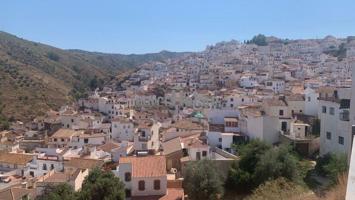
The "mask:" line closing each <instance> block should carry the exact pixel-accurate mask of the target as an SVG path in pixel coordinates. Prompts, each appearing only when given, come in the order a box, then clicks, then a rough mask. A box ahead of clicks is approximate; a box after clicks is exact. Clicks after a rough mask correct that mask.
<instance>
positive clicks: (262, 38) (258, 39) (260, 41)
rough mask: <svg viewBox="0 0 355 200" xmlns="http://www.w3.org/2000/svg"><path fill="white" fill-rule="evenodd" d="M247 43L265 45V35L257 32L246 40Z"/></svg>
mask: <svg viewBox="0 0 355 200" xmlns="http://www.w3.org/2000/svg"><path fill="white" fill-rule="evenodd" d="M247 44H256V45H258V46H267V45H268V43H267V41H266V36H265V35H263V34H258V35H256V36H254V37H253V38H252V39H251V40H249V41H247Z"/></svg>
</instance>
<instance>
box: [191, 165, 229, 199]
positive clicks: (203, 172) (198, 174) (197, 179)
mask: <svg viewBox="0 0 355 200" xmlns="http://www.w3.org/2000/svg"><path fill="white" fill-rule="evenodd" d="M184 189H185V191H186V193H187V194H188V196H189V199H192V200H200V199H204V200H216V199H218V198H219V197H220V196H221V195H223V182H222V180H221V176H220V174H219V173H218V169H216V167H215V165H214V164H213V162H212V161H210V160H200V161H197V162H192V163H189V164H188V165H187V167H186V169H185V170H184Z"/></svg>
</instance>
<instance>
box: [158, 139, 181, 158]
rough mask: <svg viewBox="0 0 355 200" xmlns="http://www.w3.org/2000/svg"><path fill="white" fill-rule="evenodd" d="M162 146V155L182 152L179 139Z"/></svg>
mask: <svg viewBox="0 0 355 200" xmlns="http://www.w3.org/2000/svg"><path fill="white" fill-rule="evenodd" d="M162 146H163V150H164V155H169V154H171V153H174V152H177V151H180V150H182V146H181V139H180V137H177V138H174V139H171V140H169V141H167V142H164V143H163V144H162Z"/></svg>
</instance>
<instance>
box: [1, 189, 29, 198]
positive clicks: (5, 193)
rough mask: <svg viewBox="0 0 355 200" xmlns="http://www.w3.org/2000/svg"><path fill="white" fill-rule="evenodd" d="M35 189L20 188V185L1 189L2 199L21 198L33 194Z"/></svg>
mask: <svg viewBox="0 0 355 200" xmlns="http://www.w3.org/2000/svg"><path fill="white" fill-rule="evenodd" d="M33 193H34V190H33V189H32V190H31V189H26V188H20V187H11V188H7V189H4V190H2V191H0V199H1V200H21V199H22V197H23V196H26V195H29V196H33Z"/></svg>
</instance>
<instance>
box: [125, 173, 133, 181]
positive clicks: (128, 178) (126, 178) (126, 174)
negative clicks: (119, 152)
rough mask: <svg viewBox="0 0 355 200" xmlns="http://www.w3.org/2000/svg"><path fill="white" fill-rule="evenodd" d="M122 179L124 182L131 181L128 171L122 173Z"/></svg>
mask: <svg viewBox="0 0 355 200" xmlns="http://www.w3.org/2000/svg"><path fill="white" fill-rule="evenodd" d="M124 180H125V181H126V182H129V181H131V173H130V172H126V173H125V174H124Z"/></svg>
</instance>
